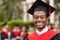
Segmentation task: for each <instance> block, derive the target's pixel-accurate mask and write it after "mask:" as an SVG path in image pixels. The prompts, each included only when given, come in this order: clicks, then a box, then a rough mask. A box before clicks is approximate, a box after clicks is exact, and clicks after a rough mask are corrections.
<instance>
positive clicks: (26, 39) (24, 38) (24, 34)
mask: <svg viewBox="0 0 60 40" xmlns="http://www.w3.org/2000/svg"><path fill="white" fill-rule="evenodd" d="M21 37H22V38H23V40H28V32H24V33H23V34H22V35H21Z"/></svg>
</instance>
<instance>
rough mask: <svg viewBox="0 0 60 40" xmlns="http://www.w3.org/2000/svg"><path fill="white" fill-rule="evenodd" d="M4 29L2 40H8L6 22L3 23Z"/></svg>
mask: <svg viewBox="0 0 60 40" xmlns="http://www.w3.org/2000/svg"><path fill="white" fill-rule="evenodd" d="M2 26H3V28H2V30H1V40H8V30H7V29H8V24H7V23H6V22H5V23H3V25H2Z"/></svg>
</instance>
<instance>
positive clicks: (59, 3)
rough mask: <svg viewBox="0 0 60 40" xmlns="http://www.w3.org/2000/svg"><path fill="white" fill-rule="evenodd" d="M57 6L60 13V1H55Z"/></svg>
mask: <svg viewBox="0 0 60 40" xmlns="http://www.w3.org/2000/svg"><path fill="white" fill-rule="evenodd" d="M55 5H56V8H57V10H58V11H60V6H59V5H60V0H55Z"/></svg>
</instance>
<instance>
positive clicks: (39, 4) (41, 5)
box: [27, 0, 55, 17]
mask: <svg viewBox="0 0 60 40" xmlns="http://www.w3.org/2000/svg"><path fill="white" fill-rule="evenodd" d="M40 10H42V11H45V12H46V14H47V17H48V16H49V10H50V12H51V13H52V12H53V11H54V10H55V8H53V7H52V6H50V5H49V4H47V3H45V2H43V1H41V0H36V1H35V2H34V4H33V5H32V7H31V8H30V9H29V10H28V11H27V12H28V13H30V14H31V15H33V14H34V12H35V11H40Z"/></svg>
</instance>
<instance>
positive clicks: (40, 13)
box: [27, 0, 60, 40]
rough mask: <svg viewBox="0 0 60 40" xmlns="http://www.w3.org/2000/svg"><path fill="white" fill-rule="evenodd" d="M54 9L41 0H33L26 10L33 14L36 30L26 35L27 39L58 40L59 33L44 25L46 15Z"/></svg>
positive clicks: (46, 18)
mask: <svg viewBox="0 0 60 40" xmlns="http://www.w3.org/2000/svg"><path fill="white" fill-rule="evenodd" d="M54 10H55V8H53V7H52V6H50V5H49V4H47V3H45V2H43V1H41V0H36V1H35V2H34V4H33V5H32V7H31V8H30V9H29V10H28V11H27V12H28V13H30V14H31V15H33V21H34V25H35V27H36V30H35V31H34V32H33V33H32V34H30V35H29V36H28V40H60V33H58V32H56V31H53V30H48V27H47V26H46V23H47V21H48V17H49V16H50V14H51V13H52V12H53V11H54Z"/></svg>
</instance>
